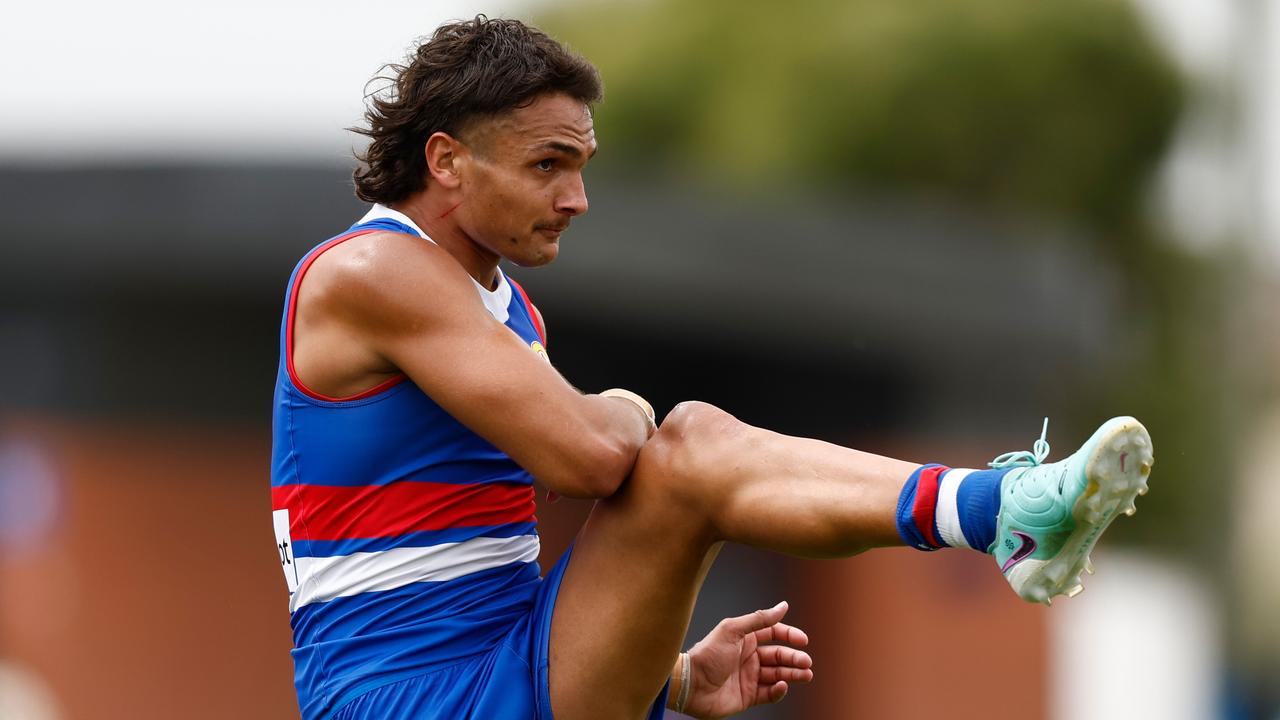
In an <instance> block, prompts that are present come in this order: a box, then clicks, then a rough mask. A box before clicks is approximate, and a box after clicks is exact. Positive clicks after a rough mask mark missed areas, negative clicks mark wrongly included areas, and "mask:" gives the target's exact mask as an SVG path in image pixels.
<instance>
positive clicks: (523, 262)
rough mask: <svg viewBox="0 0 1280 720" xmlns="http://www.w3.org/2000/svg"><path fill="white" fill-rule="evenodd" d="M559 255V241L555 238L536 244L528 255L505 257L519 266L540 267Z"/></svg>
mask: <svg viewBox="0 0 1280 720" xmlns="http://www.w3.org/2000/svg"><path fill="white" fill-rule="evenodd" d="M559 255H560V242H559V241H558V240H556V241H553V242H549V243H545V244H542V245H540V246H538V247H537V248H536V249H534V251H533V252H531V253H529V254H528V255H523V256H521V257H518V258H512V257H509V258H507V259H508V260H510V261H511V262H513V263H515V264H516V265H519V266H520V267H529V268H531V267H541V266H543V265H546V264H547V263H549V262H551V261H552V260H555V259H556V257H557V256H559Z"/></svg>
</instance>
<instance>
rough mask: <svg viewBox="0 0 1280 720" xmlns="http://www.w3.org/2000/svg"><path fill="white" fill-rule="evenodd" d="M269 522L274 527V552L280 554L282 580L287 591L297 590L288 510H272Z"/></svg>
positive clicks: (296, 571)
mask: <svg viewBox="0 0 1280 720" xmlns="http://www.w3.org/2000/svg"><path fill="white" fill-rule="evenodd" d="M271 524H272V525H274V526H275V529H276V552H278V553H279V555H280V569H281V570H284V581H285V583H286V584H288V586H289V592H291V593H293V592H297V591H298V562H297V560H298V559H297V558H296V557H294V551H293V538H291V537H290V536H289V511H288V510H287V509H285V510H273V511H272V512H271Z"/></svg>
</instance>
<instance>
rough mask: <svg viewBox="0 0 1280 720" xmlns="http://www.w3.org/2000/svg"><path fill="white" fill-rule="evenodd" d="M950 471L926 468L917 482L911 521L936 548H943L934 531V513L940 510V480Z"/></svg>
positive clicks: (941, 468)
mask: <svg viewBox="0 0 1280 720" xmlns="http://www.w3.org/2000/svg"><path fill="white" fill-rule="evenodd" d="M950 469H951V468H949V467H944V466H941V465H938V466H935V467H931V468H925V469H924V472H921V473H920V479H919V480H917V481H916V501H915V504H914V505H912V506H911V519H912V520H913V521H914V522H915V524H916V529H917V530H919V531H920V534H921V535H924V539H925V540H927V541H928V542H929V544H930V545H932V546H933V547H936V548H938V547H943V543H942V541H940V540H939V539H938V535H937V533H935V532H934V531H933V520H934V513H936V512H937V510H938V485H939V482H938V478H939V477H941V476H942V473H944V472H946V471H948V470H950Z"/></svg>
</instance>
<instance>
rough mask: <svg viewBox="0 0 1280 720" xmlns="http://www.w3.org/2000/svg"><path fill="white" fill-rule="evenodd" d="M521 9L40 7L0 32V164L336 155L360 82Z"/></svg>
mask: <svg viewBox="0 0 1280 720" xmlns="http://www.w3.org/2000/svg"><path fill="white" fill-rule="evenodd" d="M529 5H530V3H529V2H528V1H527V0H498V1H497V2H488V3H481V2H478V1H476V0H391V1H379V2H367V3H357V2H350V1H349V0H347V1H346V2H334V1H333V0H309V1H307V2H294V1H286V2H280V1H274V0H259V1H258V2H253V1H250V0H220V1H219V2H202V3H184V2H170V1H161V0H123V1H120V2H111V3H102V2H88V1H87V0H72V1H67V0H62V1H58V0H46V1H44V2H13V3H6V7H5V10H4V12H3V20H2V21H0V162H3V161H6V160H8V161H13V160H20V161H21V160H25V161H37V160H38V161H46V162H47V161H49V160H54V159H61V160H62V161H70V162H75V161H77V160H84V159H89V160H109V159H118V158H137V157H140V156H143V157H147V156H150V157H179V158H188V159H202V160H208V159H215V160H224V159H229V160H235V159H240V158H247V157H256V158H261V157H264V156H272V157H282V158H289V157H307V158H315V157H326V156H332V157H334V158H338V159H340V158H342V157H345V156H347V155H348V154H349V149H350V147H351V146H352V144H353V143H354V142H358V140H359V138H357V137H355V136H353V135H351V134H350V133H346V132H343V131H342V128H344V127H347V126H350V125H353V124H355V123H356V122H358V120H359V119H360V114H361V112H362V109H363V105H362V101H361V96H362V90H363V87H364V84H365V82H366V81H368V80H369V78H370V77H372V76H373V75H374V73H375V72H376V71H377V70H378V68H379V67H380V66H381V65H382V64H383V63H385V62H391V61H398V60H400V59H401V58H403V57H404V54H405V51H406V50H407V49H408V47H409V46H410V45H411V44H412V42H413V40H414V39H415V38H417V37H419V36H422V35H426V34H429V33H430V32H431V31H432V30H434V29H435V28H436V27H437V26H438V25H440V24H441V23H442V22H444V21H445V20H448V19H453V18H462V17H471V16H473V15H475V14H476V13H477V12H482V11H483V12H485V13H486V14H488V15H491V16H495V17H496V16H509V15H519V14H520V11H521V10H522V9H524V8H527V7H528V6H529Z"/></svg>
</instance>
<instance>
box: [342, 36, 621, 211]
mask: <svg viewBox="0 0 1280 720" xmlns="http://www.w3.org/2000/svg"><path fill="white" fill-rule="evenodd" d="M383 71H384V72H385V71H390V73H391V75H390V76H387V75H380V76H378V77H375V78H374V80H375V81H377V80H386V81H388V82H389V86H388V87H387V88H385V89H384V90H383V91H382V92H374V93H372V94H370V95H369V96H368V100H369V102H368V108H367V109H366V110H365V113H364V117H365V120H366V121H367V122H368V123H369V127H368V128H363V127H354V128H348V129H349V130H351V131H352V132H356V133H359V134H361V135H365V136H368V137H369V138H370V142H369V146H368V148H366V149H365V151H364V152H363V153H357V154H356V159H357V160H359V161H360V166H358V167H357V168H356V170H355V173H354V175H353V177H354V180H355V186H356V196H358V197H359V198H360V199H361V200H364V201H366V202H371V203H382V204H384V205H386V204H390V203H394V202H398V201H400V200H403V199H405V198H407V197H409V196H410V195H412V194H413V193H415V192H417V191H419V190H421V189H423V188H424V187H426V184H427V161H426V157H425V154H424V152H423V148H424V146H425V144H426V141H427V138H429V137H431V135H432V134H433V133H437V132H444V133H448V134H450V135H455V136H456V133H458V132H461V131H463V130H465V129H466V125H467V124H468V123H470V122H471V121H473V120H475V119H478V118H483V117H493V116H495V115H498V114H500V113H503V112H505V111H508V110H511V109H514V108H518V107H523V106H526V105H528V104H529V103H531V102H533V101H534V100H535V99H536V98H537V97H538V96H540V95H544V94H547V93H564V94H566V95H569V96H570V97H572V98H574V99H577V100H581V101H582V102H583V103H585V104H587V105H591V104H593V103H595V102H597V101H598V100H600V98H601V96H602V94H603V93H602V88H601V84H600V73H599V72H598V71H597V70H596V69H595V67H594V66H593V65H591V63H589V62H587V61H586V60H585V59H583V58H582V57H579V56H578V55H576V54H574V53H572V52H570V51H569V50H568V49H566V48H565V47H564V46H563V45H561V44H560V43H559V42H556V41H555V40H553V39H551V38H550V37H548V36H547V35H546V33H543V32H542V31H541V30H538V29H537V28H532V27H529V26H528V25H525V24H524V23H522V22H520V21H519V20H505V19H492V20H491V19H489V18H487V17H485V16H484V15H477V16H476V17H475V19H473V20H467V21H464V22H457V23H451V24H448V25H442V26H441V27H440V28H438V29H437V30H436V31H435V33H434V34H433V35H432V36H431V39H430V40H428V41H426V42H424V43H422V44H421V45H419V46H418V47H417V49H416V50H414V51H413V52H411V53H410V54H409V57H408V58H407V59H406V60H405V64H404V65H387V66H385V67H384V68H383Z"/></svg>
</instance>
